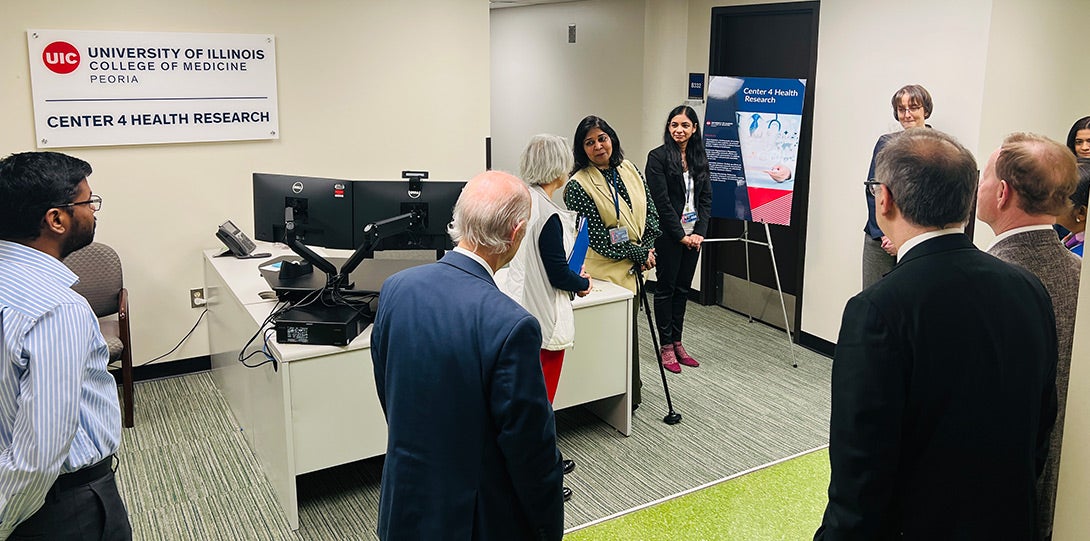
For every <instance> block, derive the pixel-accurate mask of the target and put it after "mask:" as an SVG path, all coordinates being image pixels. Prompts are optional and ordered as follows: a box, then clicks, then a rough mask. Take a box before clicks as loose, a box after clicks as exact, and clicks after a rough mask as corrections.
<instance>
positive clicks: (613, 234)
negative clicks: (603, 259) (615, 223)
mask: <svg viewBox="0 0 1090 541" xmlns="http://www.w3.org/2000/svg"><path fill="white" fill-rule="evenodd" d="M609 242H610V243H611V244H621V243H622V242H628V228H627V227H614V228H611V229H610V230H609Z"/></svg>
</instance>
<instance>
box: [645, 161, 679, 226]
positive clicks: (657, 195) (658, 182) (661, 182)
mask: <svg viewBox="0 0 1090 541" xmlns="http://www.w3.org/2000/svg"><path fill="white" fill-rule="evenodd" d="M644 172H645V174H646V175H647V189H648V191H650V192H651V199H653V200H654V201H655V207H656V208H657V209H658V211H659V227H660V228H662V234H663V235H664V236H665V237H666V238H668V239H670V240H671V241H673V242H681V238H682V237H684V236H685V230H684V229H682V227H681V212H680V211H679V210H678V209H677V208H675V207H674V205H673V203H671V201H670V188H669V183H668V181H673V180H675V179H673V178H670V179H668V178H667V177H666V148H665V147H661V146H660V147H658V148H656V149H654V150H652V151H651V152H648V153H647V168H646V169H644ZM682 204H683V205H684V202H683V203H682Z"/></svg>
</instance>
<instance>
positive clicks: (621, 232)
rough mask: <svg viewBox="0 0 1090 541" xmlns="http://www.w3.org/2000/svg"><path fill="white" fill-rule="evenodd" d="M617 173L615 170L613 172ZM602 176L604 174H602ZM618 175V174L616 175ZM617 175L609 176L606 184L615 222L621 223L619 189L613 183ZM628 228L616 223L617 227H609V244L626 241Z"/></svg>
mask: <svg viewBox="0 0 1090 541" xmlns="http://www.w3.org/2000/svg"><path fill="white" fill-rule="evenodd" d="M614 174H615V175H617V173H616V172H614ZM603 176H604V175H603ZM618 176H619V175H618ZM619 180H620V179H619V178H618V177H611V178H607V179H606V185H607V186H609V191H610V193H611V194H612V195H613V211H614V212H616V213H617V223H618V224H620V223H621V198H620V190H619V189H618V188H617V186H615V185H614V182H617V181H619ZM628 241H629V236H628V228H627V227H624V226H621V225H618V226H617V227H611V228H610V229H609V242H610V244H621V243H623V242H628Z"/></svg>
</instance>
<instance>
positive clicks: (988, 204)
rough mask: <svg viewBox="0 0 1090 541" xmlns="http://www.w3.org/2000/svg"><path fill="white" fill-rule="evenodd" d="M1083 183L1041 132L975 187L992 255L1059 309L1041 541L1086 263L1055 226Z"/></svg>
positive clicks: (1040, 500)
mask: <svg viewBox="0 0 1090 541" xmlns="http://www.w3.org/2000/svg"><path fill="white" fill-rule="evenodd" d="M1077 181H1078V176H1077V170H1076V166H1075V158H1074V156H1072V154H1071V152H1070V151H1068V150H1067V148H1066V147H1064V146H1063V145H1061V144H1060V143H1057V142H1055V141H1053V140H1051V139H1048V138H1047V137H1042V136H1040V135H1034V134H1028V133H1015V134H1012V135H1009V136H1008V137H1007V138H1006V139H1005V140H1004V141H1003V146H1001V147H1000V148H998V149H996V151H995V152H993V153H992V155H991V157H990V158H989V159H988V165H987V166H986V167H985V168H984V175H983V177H982V178H981V179H980V186H979V188H978V189H977V217H978V218H980V220H981V221H983V222H985V223H987V224H988V225H989V226H991V228H992V231H994V232H995V234H996V238H995V240H994V241H993V242H992V244H991V246H990V247H989V248H988V253H989V254H992V255H994V256H996V257H998V258H999V259H1002V260H1003V261H1006V262H1008V263H1013V264H1015V265H1020V266H1022V267H1024V268H1026V269H1027V270H1029V271H1030V272H1032V273H1033V274H1035V275H1036V276H1037V278H1039V279H1040V280H1041V283H1042V284H1044V286H1045V289H1047V290H1048V295H1049V297H1051V298H1052V306H1053V309H1054V310H1055V312H1056V338H1057V346H1058V347H1057V349H1058V353H1059V360H1058V362H1057V364H1056V398H1057V414H1056V425H1055V427H1054V428H1053V430H1052V438H1051V440H1050V441H1049V449H1048V460H1047V462H1046V463H1045V470H1044V473H1042V474H1041V478H1040V479H1038V482H1037V509H1038V515H1037V526H1038V529H1039V531H1040V534H1041V537H1040V538H1041V539H1050V538H1051V536H1052V514H1053V510H1054V509H1055V506H1056V482H1057V478H1058V475H1059V468H1060V444H1061V442H1062V440H1063V428H1064V409H1065V406H1066V402H1067V383H1068V378H1069V375H1070V373H1071V339H1072V336H1073V334H1074V331H1075V306H1076V303H1077V302H1078V294H1079V272H1080V268H1081V261H1082V260H1080V259H1079V258H1078V257H1076V256H1075V255H1074V254H1072V253H1071V252H1070V251H1068V250H1067V248H1065V247H1064V246H1063V244H1062V243H1061V242H1060V240H1059V238H1058V237H1057V235H1056V233H1055V232H1054V231H1053V230H1052V224H1053V223H1055V221H1056V219H1055V218H1056V215H1058V214H1059V213H1061V212H1065V211H1066V207H1067V205H1068V197H1070V195H1071V193H1072V192H1074V191H1075V185H1076V183H1077Z"/></svg>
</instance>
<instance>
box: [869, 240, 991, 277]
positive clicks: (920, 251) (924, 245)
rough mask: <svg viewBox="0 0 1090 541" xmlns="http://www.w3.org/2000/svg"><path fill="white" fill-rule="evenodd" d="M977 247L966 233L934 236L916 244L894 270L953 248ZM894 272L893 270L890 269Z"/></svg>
mask: <svg viewBox="0 0 1090 541" xmlns="http://www.w3.org/2000/svg"><path fill="white" fill-rule="evenodd" d="M968 248H972V249H975V248H976V247H975V246H974V245H973V241H971V240H969V236H968V235H966V234H965V233H952V234H949V235H942V236H941V237H932V238H930V239H927V240H925V241H923V242H921V243H919V244H917V245H916V246H914V247H913V248H912V249H911V250H909V252H908V253H907V254H905V255H904V257H902V258H901V260H900V261H898V262H897V264H896V265H894V267H893V268H894V270H896V269H897V268H898V267H901V266H903V265H905V264H906V263H908V262H909V261H913V260H916V259H920V258H923V257H927V256H929V255H934V254H937V253H942V252H950V251H953V250H965V249H968ZM890 272H892V271H890Z"/></svg>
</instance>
